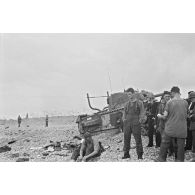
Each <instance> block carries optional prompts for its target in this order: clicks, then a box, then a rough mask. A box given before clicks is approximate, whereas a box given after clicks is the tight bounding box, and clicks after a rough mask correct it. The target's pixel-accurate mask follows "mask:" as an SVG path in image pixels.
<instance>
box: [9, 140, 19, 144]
mask: <svg viewBox="0 0 195 195" xmlns="http://www.w3.org/2000/svg"><path fill="white" fill-rule="evenodd" d="M16 141H17V140H12V141H9V142H8V144H13V143H15V142H16Z"/></svg>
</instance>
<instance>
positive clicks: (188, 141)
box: [185, 91, 193, 150]
mask: <svg viewBox="0 0 195 195" xmlns="http://www.w3.org/2000/svg"><path fill="white" fill-rule="evenodd" d="M192 92H193V91H189V92H188V99H187V100H186V101H187V102H188V106H189V107H190V105H191V103H192V102H191V98H190V94H191V93H192ZM190 122H191V120H190V118H189V117H188V118H187V138H186V145H185V150H191V149H192V131H190Z"/></svg>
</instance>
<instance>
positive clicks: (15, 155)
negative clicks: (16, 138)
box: [11, 153, 20, 158]
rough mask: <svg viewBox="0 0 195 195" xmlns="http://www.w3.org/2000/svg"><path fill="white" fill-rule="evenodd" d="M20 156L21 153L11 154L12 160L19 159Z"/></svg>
mask: <svg viewBox="0 0 195 195" xmlns="http://www.w3.org/2000/svg"><path fill="white" fill-rule="evenodd" d="M19 156H20V154H19V153H13V154H11V158H18V157H19Z"/></svg>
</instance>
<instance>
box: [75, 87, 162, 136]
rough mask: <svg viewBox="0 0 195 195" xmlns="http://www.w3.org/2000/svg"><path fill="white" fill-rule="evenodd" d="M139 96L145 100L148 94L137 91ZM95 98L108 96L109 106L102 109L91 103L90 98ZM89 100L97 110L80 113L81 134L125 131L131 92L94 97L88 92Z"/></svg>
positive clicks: (158, 95) (79, 128)
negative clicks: (125, 116) (126, 106)
mask: <svg viewBox="0 0 195 195" xmlns="http://www.w3.org/2000/svg"><path fill="white" fill-rule="evenodd" d="M136 94H137V98H138V99H140V100H143V101H144V98H146V97H147V96H148V94H147V93H145V91H142V92H141V93H140V92H139V93H136ZM162 95H163V93H160V94H156V95H152V96H153V97H161V96H162ZM93 98H106V99H107V106H106V107H105V108H103V109H102V110H100V109H99V108H95V107H93V106H92V105H91V101H90V99H93ZM87 101H88V105H89V107H90V108H91V109H92V110H94V111H95V113H94V114H91V115H88V114H83V115H79V116H78V118H77V120H76V123H77V124H78V130H79V132H80V133H81V134H83V133H85V132H90V133H92V134H93V135H94V134H97V133H103V132H107V131H115V132H117V131H118V132H120V131H123V120H124V107H125V105H126V103H127V102H128V101H129V92H127V91H124V92H119V93H113V94H111V95H110V94H109V93H108V92H107V95H106V96H97V97H92V96H89V94H87Z"/></svg>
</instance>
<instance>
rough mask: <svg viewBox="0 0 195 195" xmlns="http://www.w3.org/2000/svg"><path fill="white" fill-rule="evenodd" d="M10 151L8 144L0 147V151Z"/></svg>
mask: <svg viewBox="0 0 195 195" xmlns="http://www.w3.org/2000/svg"><path fill="white" fill-rule="evenodd" d="M8 151H11V148H10V147H9V146H2V147H0V153H3V152H8Z"/></svg>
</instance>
